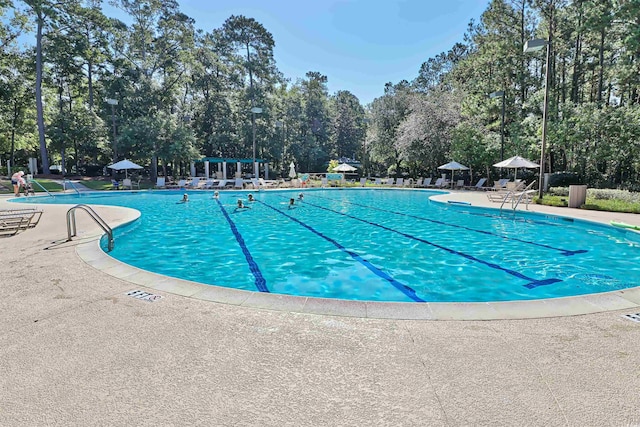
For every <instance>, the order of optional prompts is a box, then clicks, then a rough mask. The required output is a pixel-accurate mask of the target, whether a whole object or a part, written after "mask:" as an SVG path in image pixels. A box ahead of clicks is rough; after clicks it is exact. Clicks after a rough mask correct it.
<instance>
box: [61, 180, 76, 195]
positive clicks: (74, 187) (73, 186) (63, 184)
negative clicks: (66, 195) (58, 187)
mask: <svg viewBox="0 0 640 427" xmlns="http://www.w3.org/2000/svg"><path fill="white" fill-rule="evenodd" d="M66 183H69V184H70V185H71V188H73V189H74V190H75V192H76V193H78V196H79V195H80V190H78V188H77V187H76V186H75V185H74V184H73V182H71V180H68V179H63V180H62V187H63V188H64V189H65V190H66V189H67V187H66V185H65V184H66Z"/></svg>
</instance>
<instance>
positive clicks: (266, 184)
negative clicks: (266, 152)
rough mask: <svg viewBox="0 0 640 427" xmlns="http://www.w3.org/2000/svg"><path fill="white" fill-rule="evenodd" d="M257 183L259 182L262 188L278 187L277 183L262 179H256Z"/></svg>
mask: <svg viewBox="0 0 640 427" xmlns="http://www.w3.org/2000/svg"><path fill="white" fill-rule="evenodd" d="M258 181H260V186H261V187H262V188H277V187H278V181H273V180H265V179H264V178H258Z"/></svg>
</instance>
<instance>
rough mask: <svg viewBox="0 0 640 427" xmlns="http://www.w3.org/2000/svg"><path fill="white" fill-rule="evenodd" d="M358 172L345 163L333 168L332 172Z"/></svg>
mask: <svg viewBox="0 0 640 427" xmlns="http://www.w3.org/2000/svg"><path fill="white" fill-rule="evenodd" d="M356 170H358V169H357V168H354V167H353V166H351V165H349V164H347V163H340V164H339V165H338V166H336V167H335V168H333V171H334V172H354V171H356Z"/></svg>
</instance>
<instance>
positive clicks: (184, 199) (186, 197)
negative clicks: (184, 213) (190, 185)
mask: <svg viewBox="0 0 640 427" xmlns="http://www.w3.org/2000/svg"><path fill="white" fill-rule="evenodd" d="M188 201H189V195H188V194H187V193H184V194H183V195H182V200H180V201H179V202H178V203H187V202H188Z"/></svg>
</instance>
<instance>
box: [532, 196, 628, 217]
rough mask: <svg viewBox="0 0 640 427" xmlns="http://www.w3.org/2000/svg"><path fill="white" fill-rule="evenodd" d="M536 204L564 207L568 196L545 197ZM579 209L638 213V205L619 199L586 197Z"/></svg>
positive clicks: (567, 202)
mask: <svg viewBox="0 0 640 427" xmlns="http://www.w3.org/2000/svg"><path fill="white" fill-rule="evenodd" d="M535 202H536V203H538V204H542V205H546V206H560V207H566V206H568V204H569V197H568V196H550V195H545V196H544V198H543V199H542V201H540V200H539V199H536V200H535ZM580 209H588V210H593V211H607V212H623V213H640V203H634V202H629V201H626V200H620V199H596V198H594V197H587V201H586V203H585V204H584V205H582V206H581V207H580Z"/></svg>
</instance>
